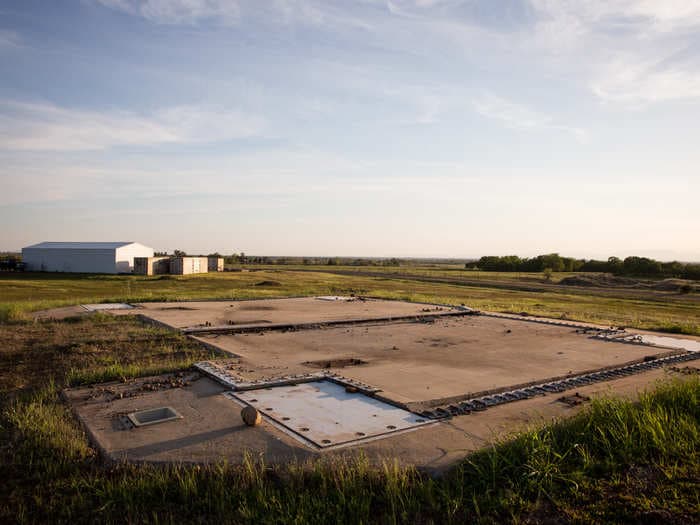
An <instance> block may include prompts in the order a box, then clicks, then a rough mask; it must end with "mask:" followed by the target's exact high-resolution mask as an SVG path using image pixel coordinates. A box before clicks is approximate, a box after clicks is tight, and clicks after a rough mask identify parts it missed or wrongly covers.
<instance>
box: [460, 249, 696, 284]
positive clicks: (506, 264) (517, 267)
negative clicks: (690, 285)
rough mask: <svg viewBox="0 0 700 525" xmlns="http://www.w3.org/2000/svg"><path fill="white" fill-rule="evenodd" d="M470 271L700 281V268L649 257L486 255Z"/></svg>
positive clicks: (471, 264)
mask: <svg viewBox="0 0 700 525" xmlns="http://www.w3.org/2000/svg"><path fill="white" fill-rule="evenodd" d="M465 268H467V269H473V270H482V271H485V272H543V271H545V270H551V271H553V272H605V273H612V274H614V275H627V276H635V277H679V278H683V279H700V264H696V263H682V262H678V261H672V262H661V261H656V260H654V259H649V258H648V257H637V256H630V257H625V258H624V259H620V258H619V257H609V258H608V259H607V260H605V261H599V260H595V259H575V258H573V257H562V256H561V255H559V254H558V253H549V254H546V255H538V256H537V257H530V258H527V257H518V256H517V255H503V256H498V255H487V256H485V257H482V258H481V259H479V260H478V261H476V262H475V263H467V264H466V265H465Z"/></svg>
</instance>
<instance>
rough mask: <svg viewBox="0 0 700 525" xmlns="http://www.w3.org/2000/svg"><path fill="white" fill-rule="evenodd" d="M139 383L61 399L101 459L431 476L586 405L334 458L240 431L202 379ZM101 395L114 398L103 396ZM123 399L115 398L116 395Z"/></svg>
mask: <svg viewBox="0 0 700 525" xmlns="http://www.w3.org/2000/svg"><path fill="white" fill-rule="evenodd" d="M670 374H673V372H670V371H667V370H653V371H650V372H646V373H643V374H638V375H634V376H630V377H625V378H622V379H618V380H615V381H609V382H605V383H597V384H593V385H589V386H585V387H582V388H580V389H578V390H577V392H579V393H580V394H581V395H583V396H591V397H595V396H599V395H615V396H624V397H629V398H634V397H635V396H636V395H637V393H638V392H639V391H640V390H642V389H645V388H648V387H653V385H654V384H655V383H656V382H657V381H658V380H660V379H664V378H666V377H668V376H669V375H670ZM150 379H151V378H144V379H142V380H139V381H137V382H134V383H130V384H113V385H107V388H105V385H100V386H97V387H87V388H80V389H71V390H67V391H65V392H64V394H65V397H66V398H67V399H68V401H69V402H70V404H71V406H72V408H73V410H74V411H75V413H76V414H77V415H78V417H79V419H80V420H81V422H82V423H83V424H84V426H85V427H86V429H87V430H88V433H89V434H90V435H91V438H92V440H93V442H94V443H96V445H97V446H98V448H99V449H100V451H101V452H102V454H103V455H104V456H105V457H106V458H108V459H112V460H129V461H135V462H143V461H145V462H198V463H209V462H216V461H222V460H226V461H228V462H229V463H232V464H237V463H241V462H242V461H243V460H244V458H245V457H246V455H248V454H250V455H252V457H253V458H256V457H258V456H262V457H264V460H265V462H266V463H267V464H286V463H288V462H296V461H304V460H310V461H313V460H314V459H316V458H318V457H319V456H320V455H323V456H333V457H335V456H343V457H352V456H354V455H356V454H360V453H361V454H363V455H365V456H366V457H368V458H369V459H370V460H371V461H372V462H374V463H375V464H376V465H381V464H382V462H383V461H386V460H387V458H389V459H392V460H393V459H396V460H397V461H398V462H399V464H401V465H416V466H418V467H420V468H424V469H426V470H429V471H435V472H439V471H442V470H444V469H446V468H448V467H450V466H452V465H454V464H455V463H457V462H459V461H461V460H462V459H463V458H464V456H465V455H467V454H468V453H470V452H473V451H475V450H478V449H480V448H483V447H484V446H485V445H487V444H489V443H492V442H494V441H497V440H500V439H504V438H506V437H507V436H509V435H510V434H512V433H513V432H515V431H518V430H521V429H523V428H525V427H530V426H532V425H539V424H542V423H546V422H549V421H551V420H553V419H555V418H561V417H567V416H571V415H573V414H576V413H577V412H578V411H579V410H580V409H581V408H582V407H585V406H586V404H582V405H580V406H578V407H570V406H569V405H566V404H564V403H562V402H560V401H558V399H559V398H560V397H561V396H562V394H548V395H544V396H541V397H535V398H532V399H528V400H524V401H517V402H513V403H508V404H506V405H501V406H497V407H493V408H490V409H488V410H486V411H485V412H475V413H472V414H470V415H465V416H457V417H453V418H451V419H449V420H446V421H441V422H438V423H435V424H432V425H430V426H427V427H423V428H418V429H416V430H414V431H412V432H408V433H404V434H393V435H389V436H388V437H386V438H384V439H381V440H378V441H371V442H367V443H362V444H358V445H354V446H351V447H349V448H346V449H341V450H339V451H315V450H312V449H311V448H309V447H307V446H304V445H303V444H301V443H300V442H299V441H297V440H296V439H294V438H292V437H290V436H289V435H287V434H286V433H285V432H283V431H281V430H280V429H278V428H276V427H275V426H274V425H272V424H270V422H269V421H268V420H266V419H264V420H263V423H262V425H260V426H257V427H248V426H246V425H245V424H244V423H243V421H242V420H241V417H240V407H239V406H237V405H236V404H235V403H233V402H231V400H229V399H227V398H226V397H225V396H223V395H222V392H223V391H224V389H223V388H222V387H221V386H220V385H218V384H217V383H215V382H213V381H211V380H209V379H207V378H200V379H195V380H193V381H192V382H191V384H190V385H189V386H185V387H183V388H175V389H164V390H155V391H153V390H149V389H143V388H142V387H141V385H142V383H143V382H146V383H147V382H148V381H149V380H150ZM105 390H109V391H111V392H114V394H116V395H114V394H110V395H107V396H105V395H103V394H104V391H105ZM120 393H121V394H122V396H123V397H121V398H119V394H120ZM159 406H170V407H172V408H174V409H175V410H176V411H177V412H179V413H180V414H182V416H183V418H182V419H181V420H177V421H172V422H168V423H162V424H158V425H152V426H148V427H142V428H129V429H125V428H124V427H123V426H122V424H121V420H122V419H123V415H124V414H127V413H129V412H133V411H135V410H143V409H148V408H154V407H159Z"/></svg>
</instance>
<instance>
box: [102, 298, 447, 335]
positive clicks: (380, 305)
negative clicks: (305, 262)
mask: <svg viewBox="0 0 700 525" xmlns="http://www.w3.org/2000/svg"><path fill="white" fill-rule="evenodd" d="M137 306H138V307H139V308H138V310H135V311H131V312H130V313H140V314H143V315H145V316H146V317H149V318H151V319H154V320H156V321H159V322H161V323H164V324H166V325H169V326H172V327H174V328H192V327H201V326H205V325H207V323H209V324H208V325H207V326H209V325H210V326H240V325H260V326H265V325H269V324H304V323H323V322H330V321H343V320H353V319H377V318H388V317H402V316H410V315H421V314H422V315H425V313H426V310H431V311H432V312H434V313H439V312H440V311H448V310H452V309H451V308H441V307H435V306H429V305H424V304H417V303H408V302H403V301H382V300H379V299H359V298H352V297H346V298H343V297H340V298H337V299H335V298H333V297H299V298H291V299H261V300H251V301H187V302H179V303H140V304H138V305H137ZM436 308H438V309H439V310H436ZM114 313H120V312H114ZM121 313H126V312H121Z"/></svg>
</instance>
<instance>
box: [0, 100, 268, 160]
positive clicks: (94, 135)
mask: <svg viewBox="0 0 700 525" xmlns="http://www.w3.org/2000/svg"><path fill="white" fill-rule="evenodd" d="M263 126H264V121H263V119H262V118H260V117H256V116H252V115H247V114H245V113H243V112H239V111H235V110H227V109H222V108H213V107H203V106H178V107H170V108H165V109H160V110H158V111H155V112H153V113H151V114H148V115H139V114H136V113H134V112H130V111H106V112H97V111H87V110H79V109H69V108H63V107H60V106H56V105H53V104H48V103H38V102H30V103H27V102H15V101H2V102H0V149H4V150H49V151H81V150H102V149H108V148H111V147H114V146H148V145H156V144H167V143H202V142H218V141H226V140H232V139H237V138H243V137H250V136H255V135H259V134H260V133H261V132H262V129H263Z"/></svg>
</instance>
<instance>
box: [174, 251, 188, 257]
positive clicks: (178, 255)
mask: <svg viewBox="0 0 700 525" xmlns="http://www.w3.org/2000/svg"><path fill="white" fill-rule="evenodd" d="M173 255H175V257H185V256H186V255H187V254H186V253H185V252H184V251H183V250H173Z"/></svg>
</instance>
